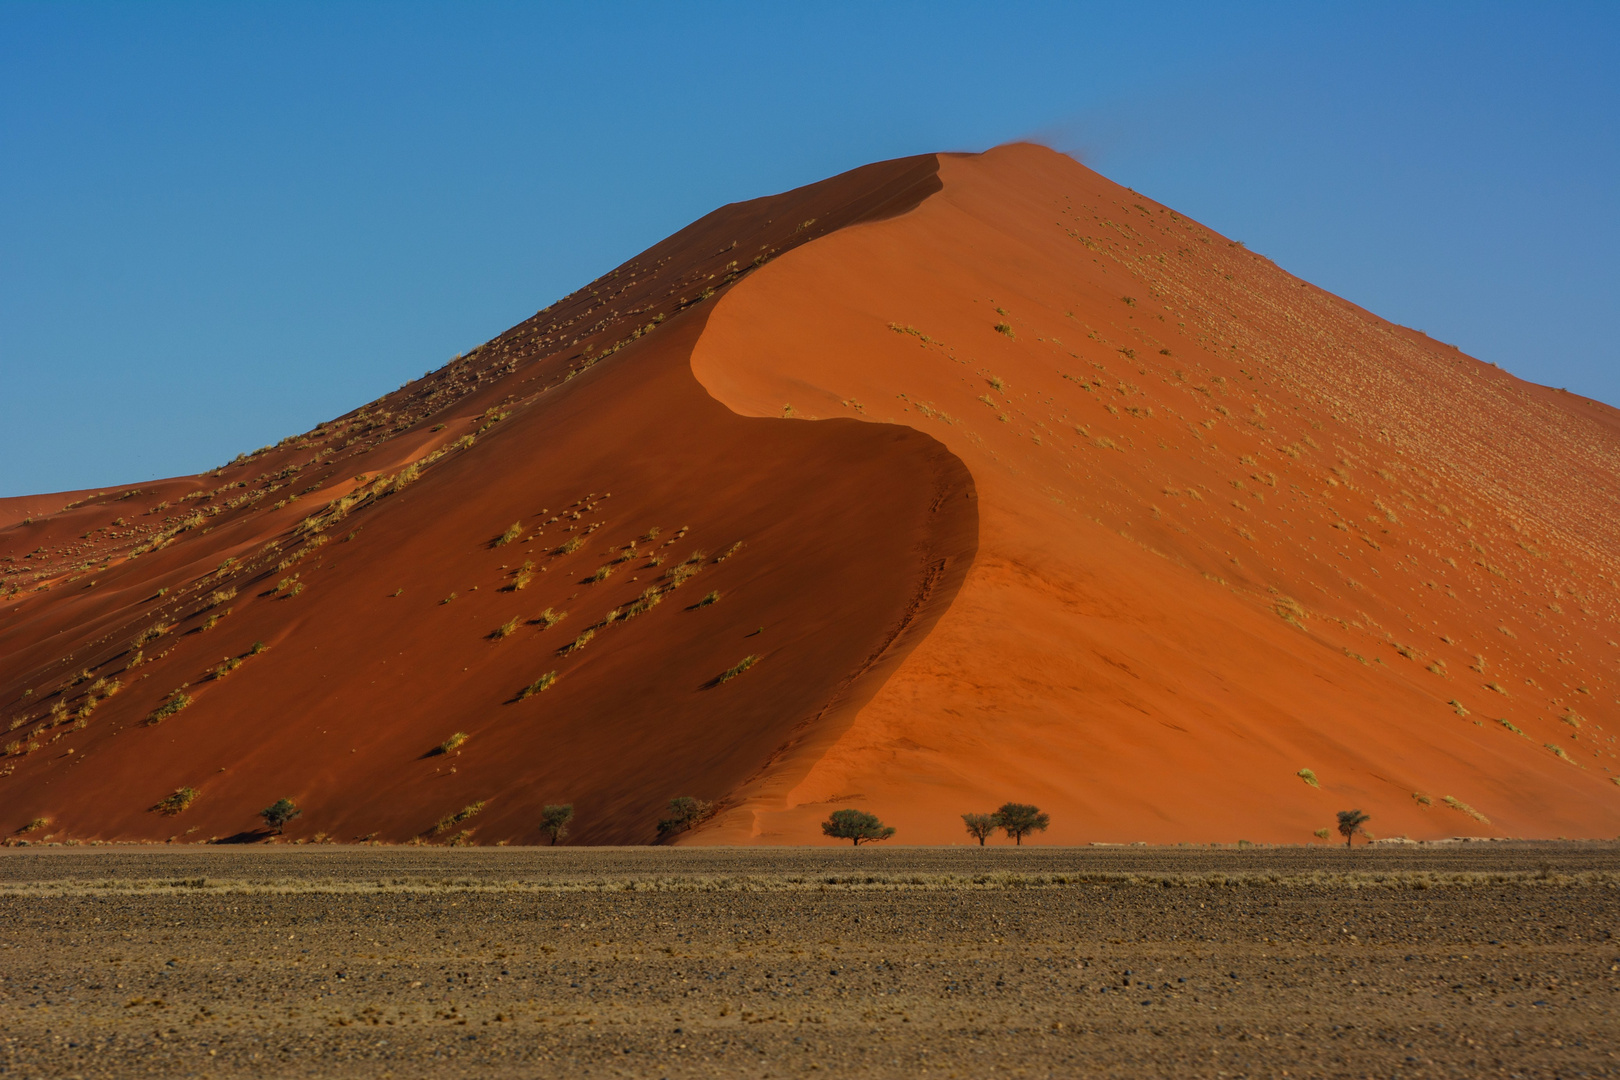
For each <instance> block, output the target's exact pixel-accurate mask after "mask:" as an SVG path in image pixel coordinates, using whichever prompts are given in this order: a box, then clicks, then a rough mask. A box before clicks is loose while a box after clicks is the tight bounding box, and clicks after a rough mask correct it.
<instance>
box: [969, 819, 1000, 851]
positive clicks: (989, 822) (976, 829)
mask: <svg viewBox="0 0 1620 1080" xmlns="http://www.w3.org/2000/svg"><path fill="white" fill-rule="evenodd" d="M962 824H963V825H965V826H967V833H968V835H969V836H971V837H973V839H975V840H977V841H978V842H979V846H980V847H984V842H985V841H986V840H988V839H989V838H990V834H991V833H993V832H995V831H996V815H994V814H963V815H962Z"/></svg>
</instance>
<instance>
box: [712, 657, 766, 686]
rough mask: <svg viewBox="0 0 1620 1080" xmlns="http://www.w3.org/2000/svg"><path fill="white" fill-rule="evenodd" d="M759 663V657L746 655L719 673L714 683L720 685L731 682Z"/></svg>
mask: <svg viewBox="0 0 1620 1080" xmlns="http://www.w3.org/2000/svg"><path fill="white" fill-rule="evenodd" d="M757 663H759V657H757V656H753V655H749V656H745V657H743V658H742V659H741V660H739V661H737V662H736V663H735V664H733V665H731V666H730V667H728V668H727V669H726V670H724V671H722V672H721V673H720V674H719V675H717V676H715V680H714V684H715V685H716V686H719V685H720V684H721V683H727V682H730V681H731V680H732V679H735V678H736V677H737V676H739V675H741V674H742V673H743V672H745V671H747V670H748V669H749V668H751V667H753V666H754V665H755V664H757Z"/></svg>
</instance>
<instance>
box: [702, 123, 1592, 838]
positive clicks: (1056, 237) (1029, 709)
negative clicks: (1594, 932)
mask: <svg viewBox="0 0 1620 1080" xmlns="http://www.w3.org/2000/svg"><path fill="white" fill-rule="evenodd" d="M940 176H941V179H942V181H943V183H944V187H943V190H942V191H940V192H939V193H937V194H935V195H934V196H932V197H931V198H929V199H928V200H926V201H925V202H923V203H922V204H920V205H919V206H918V207H917V208H916V209H914V210H912V211H911V212H910V213H908V214H906V215H904V216H901V217H896V218H891V219H889V220H886V221H882V222H876V223H870V224H862V225H857V226H854V227H851V228H847V229H844V230H841V231H839V232H837V233H835V234H833V235H829V236H826V237H823V238H820V239H818V240H817V241H816V242H815V243H814V244H810V245H806V246H804V247H801V248H799V249H798V250H796V251H794V252H792V253H790V254H788V255H786V256H784V257H783V258H781V259H779V260H777V261H776V262H774V263H772V264H771V265H770V266H767V267H765V268H764V269H763V270H762V271H761V272H760V273H758V274H756V275H754V276H753V277H751V278H750V279H749V280H748V281H746V282H742V283H740V284H739V285H738V286H737V287H736V288H734V289H733V290H732V291H731V292H730V293H729V294H728V295H727V296H726V297H725V298H724V299H723V300H722V302H721V303H720V304H719V305H718V306H717V308H716V310H715V312H714V313H713V315H712V316H711V318H710V320H709V322H708V325H707V326H706V328H705V332H704V334H703V336H702V338H701V339H700V340H699V342H698V343H697V346H696V348H695V349H694V352H693V357H692V368H693V371H694V373H695V374H696V376H697V378H698V379H699V381H700V382H701V383H702V384H703V385H704V386H705V388H706V389H707V390H708V391H709V393H711V394H712V395H713V396H715V397H716V398H717V399H718V400H720V401H722V402H724V403H725V404H726V405H727V406H728V407H729V408H731V409H733V410H734V411H737V412H739V413H742V414H744V415H756V416H782V415H783V412H784V406H791V408H792V413H793V415H795V416H800V417H807V418H821V417H829V416H851V417H856V418H859V419H862V420H868V421H872V422H879V423H897V424H903V425H908V426H912V427H916V428H918V429H920V430H926V431H928V432H929V433H930V434H931V435H933V436H934V437H935V438H937V439H939V440H940V441H942V442H943V443H944V444H945V445H946V446H947V447H948V448H949V449H950V450H951V451H952V453H954V454H955V455H956V456H957V457H958V458H960V459H961V460H962V461H963V462H965V463H966V466H967V468H968V470H969V471H970V472H971V474H972V476H973V481H974V483H975V485H976V488H977V491H978V496H979V507H980V515H979V526H980V542H979V550H978V555H977V557H976V559H975V562H974V564H973V566H972V567H971V568H970V569H969V571H968V574H967V578H966V581H965V583H964V584H963V586H962V588H961V590H960V592H959V593H958V595H957V597H956V599H955V601H954V603H953V604H952V605H951V607H950V608H949V610H947V611H946V612H945V613H944V614H943V615H942V616H941V617H940V619H939V620H938V622H937V623H936V624H935V626H934V628H933V630H932V631H931V632H930V633H929V634H928V636H927V637H926V638H925V639H924V640H922V641H921V642H920V643H919V644H918V645H916V647H915V648H914V649H913V650H912V651H911V652H910V654H909V655H908V656H907V657H906V659H905V660H904V661H903V662H902V663H901V664H900V665H899V666H898V668H897V669H896V670H895V671H894V672H893V673H892V674H891V675H890V676H889V677H888V679H887V680H886V681H885V683H884V685H883V686H882V688H881V689H880V690H879V691H878V692H877V693H876V694H875V695H873V697H872V698H871V699H870V700H869V701H868V702H867V703H866V704H865V705H864V706H863V707H862V708H861V709H860V710H859V712H858V713H857V714H856V715H855V717H854V718H853V720H852V721H851V722H850V723H848V725H847V726H845V727H843V730H842V733H841V734H840V735H839V736H838V738H837V739H836V740H835V741H833V742H832V744H831V745H826V746H822V745H820V744H817V745H814V746H810V745H806V746H804V747H802V748H801V753H800V755H799V756H798V757H797V758H795V759H793V760H790V761H784V762H782V763H781V764H780V765H779V768H778V777H777V780H778V782H777V783H776V784H775V785H761V786H759V787H758V788H756V790H755V792H754V794H753V797H752V798H751V799H750V800H749V802H748V804H747V808H746V809H747V814H746V816H745V815H742V814H738V815H734V816H733V817H731V818H729V819H727V820H726V821H725V822H723V823H722V824H721V827H720V828H717V829H715V830H713V831H712V833H709V834H707V835H706V837H705V839H709V840H712V841H735V842H755V843H772V842H780V843H790V842H792V843H797V842H803V838H804V837H805V836H806V835H813V834H814V830H815V823H816V821H818V820H819V819H820V818H822V817H824V816H825V815H826V813H827V812H828V811H829V810H830V809H834V808H837V807H839V806H845V805H856V806H861V807H864V808H868V809H871V810H873V811H875V812H877V813H878V814H879V815H880V816H881V817H882V818H883V819H884V820H885V821H886V822H887V823H890V824H893V825H896V826H898V828H899V830H900V831H899V839H900V840H902V841H904V842H913V843H958V842H966V837H965V836H964V835H963V834H962V832H961V826H960V821H959V818H958V815H959V814H961V813H962V812H964V811H969V810H987V809H990V808H993V807H994V806H996V805H998V804H999V803H1001V802H1002V801H1005V800H1007V799H1019V800H1023V801H1032V802H1036V803H1039V804H1041V805H1042V806H1043V807H1046V808H1047V809H1049V810H1050V811H1051V812H1052V814H1053V821H1054V823H1053V826H1052V829H1051V831H1050V832H1049V833H1047V834H1046V835H1044V836H1043V837H1042V838H1041V839H1042V840H1043V841H1045V842H1052V843H1084V842H1092V841H1111V842H1130V841H1150V842H1178V841H1200V842H1201V841H1227V842H1230V841H1233V840H1237V839H1240V838H1243V839H1250V840H1254V841H1276V842H1302V841H1310V840H1312V839H1313V836H1312V834H1313V832H1314V831H1315V830H1317V829H1319V828H1323V827H1326V826H1330V825H1331V824H1332V822H1333V815H1334V812H1335V811H1337V810H1339V809H1346V808H1349V807H1351V806H1357V807H1360V808H1362V809H1364V810H1366V811H1368V812H1370V813H1371V814H1372V815H1373V818H1374V821H1373V823H1372V824H1371V825H1370V826H1369V828H1370V829H1372V830H1373V831H1374V832H1376V833H1378V834H1379V835H1395V834H1402V835H1408V836H1411V837H1413V838H1435V837H1443V836H1450V835H1457V834H1463V835H1492V836H1500V835H1517V836H1610V835H1614V834H1615V833H1616V832H1620V787H1617V786H1616V785H1614V784H1613V783H1612V778H1613V777H1614V776H1615V775H1616V774H1615V771H1614V770H1615V768H1616V758H1615V755H1614V746H1613V742H1612V740H1613V736H1612V735H1611V734H1610V733H1611V732H1612V731H1613V730H1614V726H1615V724H1614V714H1615V711H1616V710H1615V706H1616V699H1615V683H1614V680H1613V678H1612V676H1611V675H1610V674H1609V673H1608V671H1607V670H1606V668H1605V659H1604V658H1605V651H1606V646H1607V645H1608V643H1609V642H1610V640H1611V639H1612V638H1615V637H1620V634H1617V633H1616V628H1615V614H1616V613H1615V606H1614V595H1615V594H1614V588H1615V586H1614V575H1615V572H1616V569H1617V567H1620V558H1617V556H1620V552H1617V551H1616V548H1615V543H1614V540H1613V537H1614V536H1615V535H1616V534H1615V532H1614V531H1613V525H1614V524H1615V523H1614V521H1613V518H1614V517H1615V511H1614V507H1615V505H1616V504H1615V501H1614V498H1613V482H1612V479H1611V477H1612V475H1613V473H1612V470H1613V469H1614V468H1615V465H1616V464H1617V463H1620V439H1617V438H1616V420H1615V412H1614V410H1612V409H1608V408H1607V407H1605V406H1602V405H1600V404H1598V403H1595V402H1590V401H1586V400H1584V399H1579V398H1576V397H1574V396H1572V395H1567V394H1562V393H1560V392H1554V391H1550V390H1547V389H1545V388H1542V387H1535V386H1531V385H1529V384H1525V383H1522V382H1520V381H1519V380H1516V379H1513V378H1511V377H1510V376H1507V375H1505V374H1504V373H1501V372H1500V371H1498V370H1496V369H1494V368H1491V367H1488V366H1487V365H1482V364H1479V363H1478V362H1476V361H1473V360H1471V359H1469V358H1467V357H1465V356H1463V355H1462V354H1460V353H1458V352H1457V351H1456V350H1454V349H1452V348H1450V347H1449V346H1445V345H1442V344H1440V343H1436V342H1433V341H1431V340H1429V339H1427V338H1425V337H1423V336H1422V335H1420V334H1416V333H1414V332H1412V331H1408V330H1405V329H1403V328H1400V327H1395V326H1392V325H1390V324H1388V323H1386V322H1384V321H1382V320H1379V319H1377V318H1376V317H1374V316H1371V315H1369V314H1368V313H1366V312H1363V311H1361V310H1360V309H1357V308H1354V307H1353V306H1352V305H1349V304H1346V303H1345V302H1343V301H1341V300H1338V299H1337V298H1335V297H1331V296H1329V295H1327V294H1324V293H1322V292H1320V291H1319V290H1316V289H1314V288H1312V287H1310V286H1308V285H1306V284H1305V283H1303V282H1300V281H1298V280H1297V279H1294V278H1291V277H1289V276H1288V275H1287V274H1285V273H1283V272H1282V271H1280V270H1279V269H1277V268H1276V267H1275V266H1274V265H1272V264H1271V263H1269V262H1267V261H1266V260H1264V259H1262V258H1260V257H1258V256H1254V255H1252V254H1250V253H1248V252H1246V251H1244V250H1243V249H1242V248H1241V247H1240V246H1237V245H1235V244H1233V243H1232V242H1229V241H1226V240H1225V239H1223V238H1221V237H1219V236H1217V235H1216V234H1213V233H1211V232H1210V231H1209V230H1207V229H1204V228H1203V227H1202V226H1199V225H1197V224H1196V223H1193V222H1190V221H1187V220H1186V219H1185V218H1182V217H1180V216H1179V215H1175V214H1173V213H1172V212H1170V211H1169V210H1168V209H1166V208H1163V207H1160V206H1158V205H1156V204H1153V203H1151V202H1150V201H1149V200H1147V199H1145V198H1143V197H1142V196H1139V195H1136V194H1134V193H1131V192H1128V191H1126V190H1125V189H1122V188H1119V187H1118V186H1117V185H1114V184H1111V183H1109V182H1108V181H1106V180H1104V179H1103V178H1101V177H1099V176H1097V175H1096V174H1094V173H1091V172H1090V171H1089V170H1086V169H1084V168H1083V167H1082V166H1079V165H1078V164H1076V163H1074V162H1073V161H1071V160H1069V159H1067V158H1063V157H1061V156H1060V155H1057V154H1055V153H1052V152H1051V151H1048V150H1045V149H1043V148H1039V147H1032V146H1010V147H1002V148H998V149H997V150H994V151H991V152H989V153H987V154H984V155H972V156H967V155H963V156H945V157H942V159H941V167H940ZM1127 298H1128V299H1127ZM998 325H1000V326H1005V327H1006V328H1007V332H1006V333H1003V332H998V329H997V327H998ZM1161 349H1163V350H1164V352H1163V353H1161V352H1160V350H1161ZM1503 436H1506V440H1505V446H1513V445H1515V443H1514V440H1515V439H1517V440H1520V441H1519V442H1518V443H1517V445H1519V446H1526V445H1534V446H1536V447H1537V449H1538V451H1539V452H1538V453H1536V454H1530V455H1525V454H1514V453H1511V452H1506V453H1505V452H1504V449H1505V446H1504V441H1503ZM1554 492H1556V493H1557V497H1556V498H1555V497H1554V496H1553V494H1552V493H1554ZM1475 668H1483V669H1484V670H1483V671H1478V670H1475ZM1577 725H1578V726H1577ZM1555 748H1556V749H1555Z"/></svg>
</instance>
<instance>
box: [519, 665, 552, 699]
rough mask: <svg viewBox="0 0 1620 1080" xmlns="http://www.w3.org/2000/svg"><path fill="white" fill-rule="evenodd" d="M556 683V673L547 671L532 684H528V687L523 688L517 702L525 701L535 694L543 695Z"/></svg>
mask: <svg viewBox="0 0 1620 1080" xmlns="http://www.w3.org/2000/svg"><path fill="white" fill-rule="evenodd" d="M556 681H557V673H556V672H555V671H548V672H546V673H545V674H544V675H542V676H540V677H539V678H538V679H536V680H534V682H532V683H530V684H529V685H528V686H525V687H524V688H523V689H522V691H521V692H519V694H518V700H519V701H527V700H528V699H529V698H532V697H534V695H536V694H543V693H545V692H546V691H547V690H550V689H551V687H552V685H553V684H555V683H556Z"/></svg>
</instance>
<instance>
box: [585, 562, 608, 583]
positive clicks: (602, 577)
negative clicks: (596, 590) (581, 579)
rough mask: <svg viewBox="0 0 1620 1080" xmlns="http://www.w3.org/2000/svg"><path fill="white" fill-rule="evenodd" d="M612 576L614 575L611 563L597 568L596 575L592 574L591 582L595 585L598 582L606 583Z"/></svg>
mask: <svg viewBox="0 0 1620 1080" xmlns="http://www.w3.org/2000/svg"><path fill="white" fill-rule="evenodd" d="M612 575H613V564H612V563H609V564H608V565H606V566H599V567H597V568H596V573H594V574H592V575H591V576H590V579H589V580H590V581H592V582H593V583H594V582H598V581H606V580H607V579H608V578H609V577H611V576H612Z"/></svg>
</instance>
